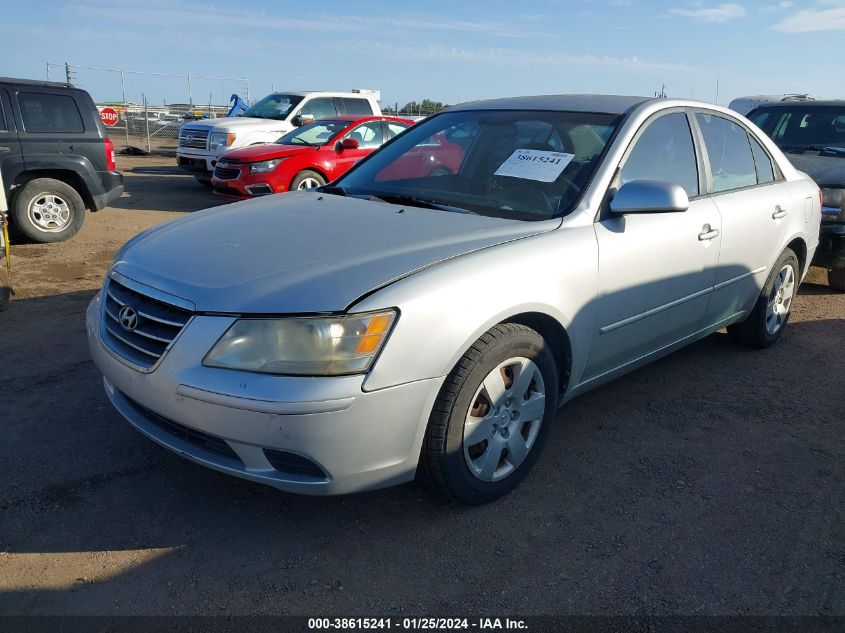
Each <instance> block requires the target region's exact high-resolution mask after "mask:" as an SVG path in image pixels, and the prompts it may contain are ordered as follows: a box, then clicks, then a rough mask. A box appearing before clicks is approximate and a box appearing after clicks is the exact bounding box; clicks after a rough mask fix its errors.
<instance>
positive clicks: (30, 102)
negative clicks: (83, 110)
mask: <svg viewBox="0 0 845 633" xmlns="http://www.w3.org/2000/svg"><path fill="white" fill-rule="evenodd" d="M18 105H19V106H20V109H21V117H22V118H23V126H24V129H25V130H26V131H27V132H34V133H50V132H58V133H66V132H84V131H85V126H84V125H82V115H80V114H79V108H77V107H76V102H75V101H74V100H73V97H70V96H68V95H57V94H46V93H37V92H20V93H18Z"/></svg>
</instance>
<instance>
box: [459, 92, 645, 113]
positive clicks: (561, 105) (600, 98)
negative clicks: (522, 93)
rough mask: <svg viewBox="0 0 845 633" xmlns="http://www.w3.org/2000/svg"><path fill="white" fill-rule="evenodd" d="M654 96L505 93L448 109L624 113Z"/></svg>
mask: <svg viewBox="0 0 845 633" xmlns="http://www.w3.org/2000/svg"><path fill="white" fill-rule="evenodd" d="M653 99H654V97H634V96H623V95H585V94H573V95H537V96H533V97H508V98H505V99H490V100H485V101H470V102H467V103H462V104H460V105H457V106H454V107H452V108H450V110H453V111H454V110H552V111H554V110H559V111H565V112H600V113H603V114H624V113H626V112H628V111H630V110H632V109H633V108H635V107H637V106H639V105H641V104H643V103H645V102H647V101H652V100H653Z"/></svg>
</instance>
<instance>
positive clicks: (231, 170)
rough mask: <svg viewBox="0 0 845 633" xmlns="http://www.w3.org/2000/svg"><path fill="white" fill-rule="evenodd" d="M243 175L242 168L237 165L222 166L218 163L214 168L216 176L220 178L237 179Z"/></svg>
mask: <svg viewBox="0 0 845 633" xmlns="http://www.w3.org/2000/svg"><path fill="white" fill-rule="evenodd" d="M240 175H241V170H240V169H239V168H237V167H229V166H221V164H220V163H217V167H215V168H214V177H215V178H219V179H220V180H237V179H238V178H239V177H240Z"/></svg>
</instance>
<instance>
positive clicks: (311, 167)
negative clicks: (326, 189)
mask: <svg viewBox="0 0 845 633" xmlns="http://www.w3.org/2000/svg"><path fill="white" fill-rule="evenodd" d="M304 171H313V172H314V173H315V174H319V175H320V176H321V177H322V178H323V180H325V181H326V182H327V183H329V182H331V181H332V179H331V178H329V177H328V176H327V175H326V172H325V170H323V169H320V168H319V167H317V166H316V165H308V166H305V167H302V168H301V169H297V170H296V171H295V172H294V173H293V176H291V177H290V182H289V183H288V191H293V181H294V180H296V177H297V176H299V174H301V173H302V172H304Z"/></svg>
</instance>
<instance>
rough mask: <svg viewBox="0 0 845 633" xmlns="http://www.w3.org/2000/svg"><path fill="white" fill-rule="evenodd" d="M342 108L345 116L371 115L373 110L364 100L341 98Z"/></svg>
mask: <svg viewBox="0 0 845 633" xmlns="http://www.w3.org/2000/svg"><path fill="white" fill-rule="evenodd" d="M340 100H341V101H342V102H343V107H344V109H345V110H346V114H372V113H373V109H372V108H371V107H370V102H369V101H367V100H366V99H356V98H355V97H341V99H340Z"/></svg>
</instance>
